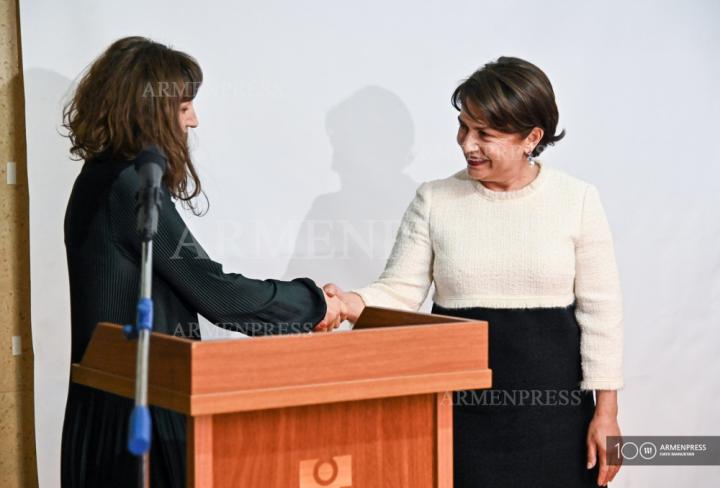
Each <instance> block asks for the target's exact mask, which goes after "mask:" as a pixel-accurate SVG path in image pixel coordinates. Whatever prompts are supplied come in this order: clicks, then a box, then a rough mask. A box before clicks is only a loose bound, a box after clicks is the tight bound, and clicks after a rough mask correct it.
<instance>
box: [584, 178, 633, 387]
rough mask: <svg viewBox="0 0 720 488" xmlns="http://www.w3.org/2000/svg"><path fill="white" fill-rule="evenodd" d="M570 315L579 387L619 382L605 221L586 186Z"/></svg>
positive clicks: (615, 300)
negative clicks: (576, 330)
mask: <svg viewBox="0 0 720 488" xmlns="http://www.w3.org/2000/svg"><path fill="white" fill-rule="evenodd" d="M575 300H576V307H575V317H576V319H577V321H578V324H579V325H580V333H581V335H580V354H581V358H582V371H583V381H582V383H581V385H580V387H581V388H582V389H585V390H616V389H619V388H622V386H623V373H622V353H623V311H622V294H621V291H620V279H619V276H618V270H617V264H616V262H615V252H614V249H613V240H612V235H611V232H610V226H609V224H608V221H607V217H606V215H605V211H604V209H603V206H602V203H601V201H600V196H599V194H598V191H597V189H596V188H595V186H593V185H588V187H587V189H586V192H585V198H584V202H583V209H582V219H581V227H580V233H579V236H578V238H577V240H576V244H575Z"/></svg>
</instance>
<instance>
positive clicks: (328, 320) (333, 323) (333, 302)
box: [313, 290, 348, 332]
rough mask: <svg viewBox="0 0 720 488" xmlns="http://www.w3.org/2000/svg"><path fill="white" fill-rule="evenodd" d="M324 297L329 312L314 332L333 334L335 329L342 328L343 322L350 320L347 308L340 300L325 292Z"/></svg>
mask: <svg viewBox="0 0 720 488" xmlns="http://www.w3.org/2000/svg"><path fill="white" fill-rule="evenodd" d="M323 295H324V296H325V304H326V305H327V312H326V313H325V318H323V319H322V320H321V321H320V322H319V323H318V324H317V325H316V326H315V328H314V329H313V331H314V332H332V330H333V329H337V328H338V327H340V324H342V322H343V320H345V319H347V318H348V309H347V306H346V305H345V303H343V302H342V300H340V298H338V297H336V296H334V295H330V294H329V293H327V292H326V291H324V290H323Z"/></svg>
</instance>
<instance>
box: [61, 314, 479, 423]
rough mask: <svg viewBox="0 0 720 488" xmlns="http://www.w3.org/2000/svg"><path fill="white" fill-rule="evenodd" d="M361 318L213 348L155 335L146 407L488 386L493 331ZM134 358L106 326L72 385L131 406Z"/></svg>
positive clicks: (419, 318) (245, 406)
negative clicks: (340, 326) (354, 325)
mask: <svg viewBox="0 0 720 488" xmlns="http://www.w3.org/2000/svg"><path fill="white" fill-rule="evenodd" d="M363 316H364V318H363V319H362V320H360V321H358V324H360V325H361V328H360V330H351V331H336V332H332V333H314V334H302V335H300V334H297V335H284V336H269V337H257V338H251V339H227V340H212V341H194V340H190V339H186V338H181V337H173V336H170V335H166V334H159V333H153V334H152V336H151V340H150V371H149V383H148V394H149V401H150V403H151V404H154V405H159V406H162V407H165V408H169V409H172V410H176V411H178V412H181V413H185V414H187V415H193V416H195V415H206V414H218V413H229V412H239V411H250V410H263V409H268V408H282V407H290V406H299V405H313V404H321V403H331V402H340V401H353V400H363V399H370V398H383V397H393V396H405V395H416V394H426V393H434V392H445V391H454V390H466V389H477V388H487V387H489V386H490V385H491V372H490V370H489V369H488V325H487V323H486V322H482V321H471V320H465V319H459V318H455V317H442V316H437V315H426V314H417V313H410V312H399V311H393V310H387V309H379V308H371V307H368V308H367V309H366V312H365V313H363ZM407 324H412V325H407ZM363 327H366V328H363ZM136 349H137V342H136V341H129V340H127V339H125V337H124V336H123V334H122V327H121V326H119V325H115V324H109V323H99V324H98V325H97V327H96V328H95V331H94V333H93V336H92V338H91V340H90V343H89V345H88V347H87V349H86V351H85V355H84V356H83V359H82V361H81V362H80V363H76V364H73V366H72V380H73V381H74V382H76V383H80V384H83V385H86V386H90V387H93V388H97V389H101V390H105V391H109V392H111V393H115V394H118V395H122V396H126V397H132V396H133V392H134V383H135V357H136Z"/></svg>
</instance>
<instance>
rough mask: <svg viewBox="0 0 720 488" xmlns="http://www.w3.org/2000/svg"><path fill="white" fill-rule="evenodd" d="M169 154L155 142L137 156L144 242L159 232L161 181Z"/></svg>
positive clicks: (139, 223)
mask: <svg viewBox="0 0 720 488" xmlns="http://www.w3.org/2000/svg"><path fill="white" fill-rule="evenodd" d="M166 167H167V156H166V155H165V153H164V152H163V150H162V149H160V147H158V146H157V145H155V144H150V145H148V146H146V147H145V148H144V149H143V150H142V151H141V152H140V154H138V156H137V158H135V171H137V173H138V176H139V177H140V189H139V191H138V193H137V196H136V207H135V210H136V213H137V231H138V234H140V238H141V240H142V242H149V241H151V240H152V238H153V236H154V235H155V233H156V232H157V227H158V214H159V210H160V206H161V196H162V187H161V184H160V183H161V181H162V177H163V174H164V173H165V168H166Z"/></svg>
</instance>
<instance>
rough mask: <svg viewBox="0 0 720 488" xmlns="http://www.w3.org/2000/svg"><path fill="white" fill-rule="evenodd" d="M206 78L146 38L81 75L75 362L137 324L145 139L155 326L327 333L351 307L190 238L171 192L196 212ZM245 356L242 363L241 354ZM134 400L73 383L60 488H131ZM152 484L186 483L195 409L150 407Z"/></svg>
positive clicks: (70, 229) (69, 233)
mask: <svg viewBox="0 0 720 488" xmlns="http://www.w3.org/2000/svg"><path fill="white" fill-rule="evenodd" d="M201 83H202V71H201V69H200V66H199V65H198V63H197V62H196V61H195V60H194V59H193V58H192V57H190V56H188V55H187V54H185V53H182V52H179V51H176V50H173V49H170V48H168V47H166V46H164V45H162V44H158V43H156V42H153V41H151V40H148V39H145V38H142V37H128V38H124V39H120V40H118V41H116V42H115V43H114V44H112V45H111V46H110V47H109V48H108V49H107V50H106V51H105V52H104V53H103V54H102V55H101V56H100V57H99V58H98V59H97V60H96V61H95V62H94V63H93V64H92V65H91V66H90V68H89V69H88V71H87V72H86V73H85V74H84V76H83V77H82V79H81V80H80V82H79V84H78V86H77V89H76V90H75V94H74V97H73V98H72V100H71V101H70V102H69V103H68V105H67V106H66V107H65V111H64V125H65V127H66V129H67V130H68V136H69V138H70V141H71V144H72V147H71V153H72V154H73V155H74V156H76V157H77V158H79V159H83V160H85V163H84V164H83V167H82V170H81V172H80V174H79V176H78V177H77V180H76V181H75V185H74V187H73V190H72V194H71V197H70V201H69V203H68V206H67V212H66V215H65V246H66V250H67V262H68V271H69V277H70V300H71V314H72V362H78V361H80V360H81V358H82V356H83V353H84V351H85V348H86V347H87V344H88V341H89V340H90V337H91V335H92V332H93V329H94V327H95V325H96V324H97V323H98V322H100V321H108V322H115V323H119V324H126V323H132V322H134V320H135V311H136V304H137V299H138V292H139V279H140V263H139V261H140V239H139V237H138V234H137V231H136V218H135V195H136V193H137V191H138V188H139V179H138V176H137V173H136V171H135V169H134V165H133V161H134V159H135V158H137V157H138V155H140V154H141V153H142V152H143V150H144V148H145V147H146V146H147V145H148V144H151V143H152V144H156V145H158V146H159V147H160V148H162V149H163V150H164V152H165V153H166V155H167V157H168V164H167V170H166V172H165V174H164V177H163V181H162V186H163V190H164V191H163V194H162V199H161V210H160V218H159V225H158V232H157V235H156V236H155V237H154V241H153V284H152V290H153V301H154V311H155V313H154V325H153V326H154V330H155V331H156V332H162V333H167V334H174V335H180V336H183V337H188V338H193V339H199V338H200V333H199V328H198V314H202V315H203V316H204V317H206V318H207V319H208V320H210V321H211V322H213V323H215V324H218V325H220V326H222V327H225V328H230V329H233V330H237V331H240V332H244V333H246V334H249V335H268V334H281V333H300V332H309V331H312V330H316V331H318V330H321V331H324V330H331V329H333V328H335V327H337V326H338V325H339V323H340V321H341V320H342V319H343V318H344V316H345V311H344V305H343V304H342V303H341V302H340V301H339V300H338V299H337V298H332V297H329V296H327V295H326V294H325V293H324V292H323V291H322V290H321V289H320V288H318V287H317V286H316V285H315V283H314V282H313V281H311V280H310V279H308V278H299V279H296V280H293V281H289V282H288V281H278V280H255V279H249V278H246V277H244V276H242V275H240V274H235V273H225V272H223V269H222V266H221V265H220V264H218V263H216V262H214V261H212V260H211V259H210V258H209V257H208V256H207V254H206V253H205V251H204V250H203V248H202V247H201V246H200V244H199V243H198V242H197V241H196V240H195V239H194V237H193V236H192V234H191V233H190V232H189V230H188V229H187V227H186V226H185V224H184V222H183V220H182V218H181V217H180V215H179V214H178V212H177V211H176V209H175V205H174V201H173V200H180V201H182V202H184V203H187V204H188V205H190V206H191V208H195V207H194V206H193V204H192V200H193V198H194V197H196V196H197V195H199V194H200V191H201V185H200V181H199V179H198V175H197V173H196V171H195V168H194V166H193V163H192V160H191V157H190V153H189V150H188V145H187V133H188V129H189V128H193V127H195V126H197V124H198V121H197V116H196V114H195V109H194V106H193V99H194V97H195V94H196V93H197V90H198V88H199V87H200V85H201ZM238 360H242V358H238ZM132 405H133V402H132V400H130V399H128V398H121V397H118V396H115V395H112V394H109V393H105V392H101V391H98V390H94V389H92V388H87V387H84V386H81V385H78V384H73V383H71V384H70V390H69V395H68V401H67V407H66V412H65V422H64V427H63V438H62V486H63V487H65V488H69V487H83V488H84V487H88V488H100V487H102V488H108V487H128V486H134V485H135V484H136V483H137V480H138V466H139V463H138V461H137V458H135V457H133V456H132V455H131V454H130V453H129V452H128V450H127V447H126V445H127V423H128V418H129V415H130V412H131V410H132ZM151 414H152V419H153V433H152V435H153V443H152V450H151V452H150V460H151V471H150V474H151V484H152V486H153V487H154V488H158V487H174V488H178V487H183V486H185V478H186V476H185V474H186V473H185V452H186V451H185V417H184V416H183V415H181V414H179V413H176V412H172V411H169V410H165V409H162V408H156V407H151Z"/></svg>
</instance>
